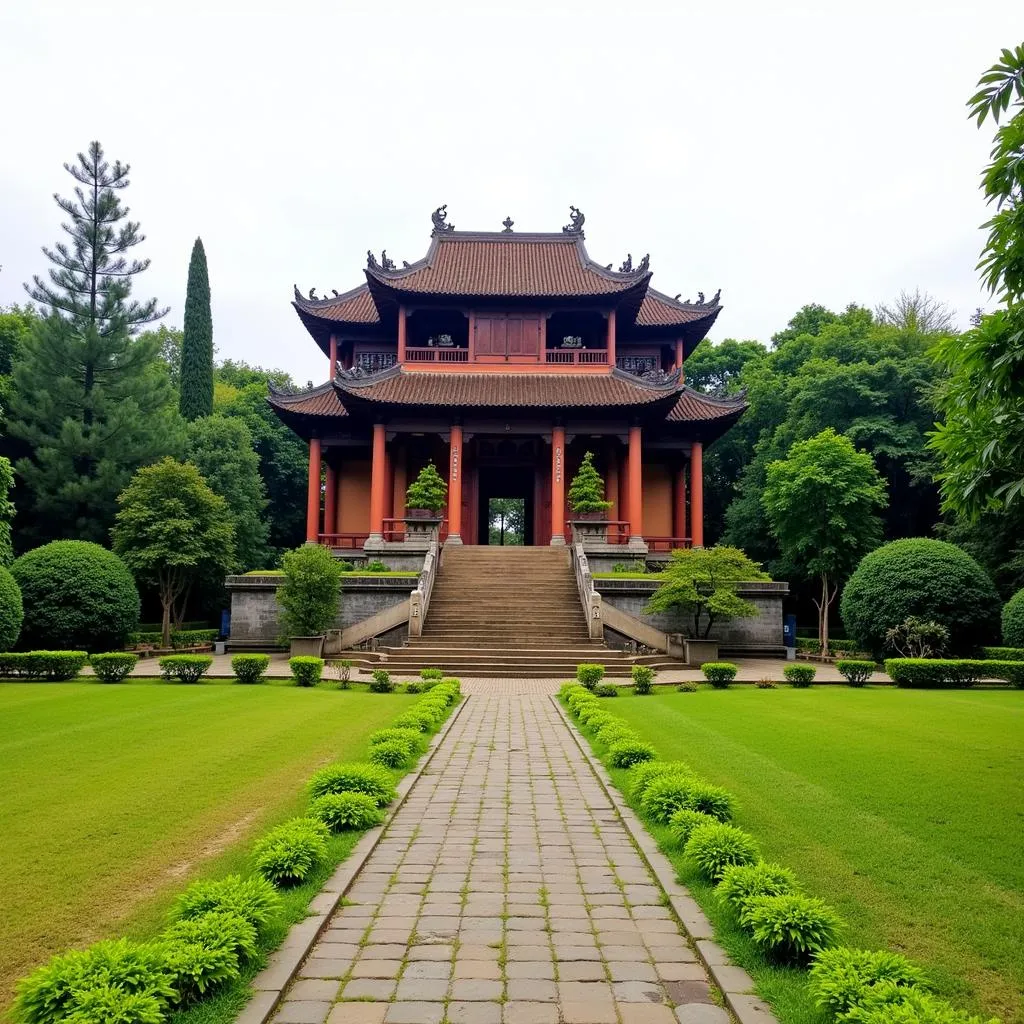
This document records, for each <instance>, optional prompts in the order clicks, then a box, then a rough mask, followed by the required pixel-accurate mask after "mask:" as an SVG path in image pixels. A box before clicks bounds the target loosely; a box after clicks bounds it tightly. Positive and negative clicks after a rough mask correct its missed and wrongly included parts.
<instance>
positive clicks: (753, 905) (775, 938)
mask: <svg viewBox="0 0 1024 1024" xmlns="http://www.w3.org/2000/svg"><path fill="white" fill-rule="evenodd" d="M746 920H747V923H748V926H749V928H750V935H751V938H752V939H753V940H754V943H755V945H757V946H759V947H760V948H761V950H762V951H763V952H765V953H767V954H768V955H770V956H773V957H775V958H776V959H779V960H787V961H794V962H798V963H803V962H806V961H807V960H808V959H809V958H810V957H811V956H812V955H813V954H815V953H817V952H818V951H819V950H822V949H827V948H828V947H829V946H833V945H835V941H836V933H837V932H838V931H839V929H840V927H841V922H840V920H839V918H838V916H837V915H836V913H835V911H834V910H833V909H832V908H831V907H830V906H828V904H826V903H824V902H823V901H822V900H819V899H815V898H814V897H813V896H804V895H803V894H802V893H798V892H789V893H782V894H780V895H778V896H752V897H750V899H748V900H747V903H746Z"/></svg>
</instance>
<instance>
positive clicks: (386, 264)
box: [380, 249, 395, 270]
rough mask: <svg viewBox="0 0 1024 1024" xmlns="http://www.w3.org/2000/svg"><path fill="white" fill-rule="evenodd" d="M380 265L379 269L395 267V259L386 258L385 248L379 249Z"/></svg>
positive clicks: (392, 268)
mask: <svg viewBox="0 0 1024 1024" xmlns="http://www.w3.org/2000/svg"><path fill="white" fill-rule="evenodd" d="M380 267H381V270H394V269H395V261H394V260H389V259H388V251H387V249H381V251H380Z"/></svg>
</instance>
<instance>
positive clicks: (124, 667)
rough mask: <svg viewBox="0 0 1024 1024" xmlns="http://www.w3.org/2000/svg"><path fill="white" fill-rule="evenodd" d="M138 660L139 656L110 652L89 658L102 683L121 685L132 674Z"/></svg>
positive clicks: (122, 652)
mask: <svg viewBox="0 0 1024 1024" xmlns="http://www.w3.org/2000/svg"><path fill="white" fill-rule="evenodd" d="M138 660H139V656H138V655H137V654H129V653H127V652H124V651H108V652H107V653H106V654H94V655H92V657H91V658H89V664H90V665H91V666H92V670H93V672H94V673H95V674H96V678H97V679H98V680H99V681H100V682H101V683H120V682H123V681H124V680H125V679H126V678H127V677H128V676H129V675H130V674H131V671H132V669H133V668H135V666H136V664H137V663H138Z"/></svg>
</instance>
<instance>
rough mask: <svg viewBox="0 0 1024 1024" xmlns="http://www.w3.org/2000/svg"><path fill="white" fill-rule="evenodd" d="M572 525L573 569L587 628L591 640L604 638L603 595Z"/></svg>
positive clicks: (574, 526)
mask: <svg viewBox="0 0 1024 1024" xmlns="http://www.w3.org/2000/svg"><path fill="white" fill-rule="evenodd" d="M570 526H571V528H572V545H571V546H570V549H569V550H570V552H571V556H572V569H573V573H574V574H575V576H576V589H577V590H578V591H579V595H580V603H581V604H582V605H583V614H584V615H586V617H587V630H588V632H589V635H590V639H591V640H603V639H604V617H603V608H602V605H601V595H600V594H599V593H598V592H597V590H595V589H594V577H593V576H592V575H591V573H590V563H589V562H588V561H587V556H586V553H585V552H584V550H583V541H582V539H581V538H580V535H579V532H578V531H577V529H576V524H575V523H572V524H570Z"/></svg>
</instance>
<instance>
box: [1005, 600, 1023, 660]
mask: <svg viewBox="0 0 1024 1024" xmlns="http://www.w3.org/2000/svg"><path fill="white" fill-rule="evenodd" d="M1003 643H1004V644H1005V645H1006V646H1007V647H1024V587H1022V588H1021V589H1020V590H1018V591H1017V593H1016V594H1014V595H1013V597H1011V598H1010V600H1009V601H1007V602H1006V604H1004V605H1003Z"/></svg>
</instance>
